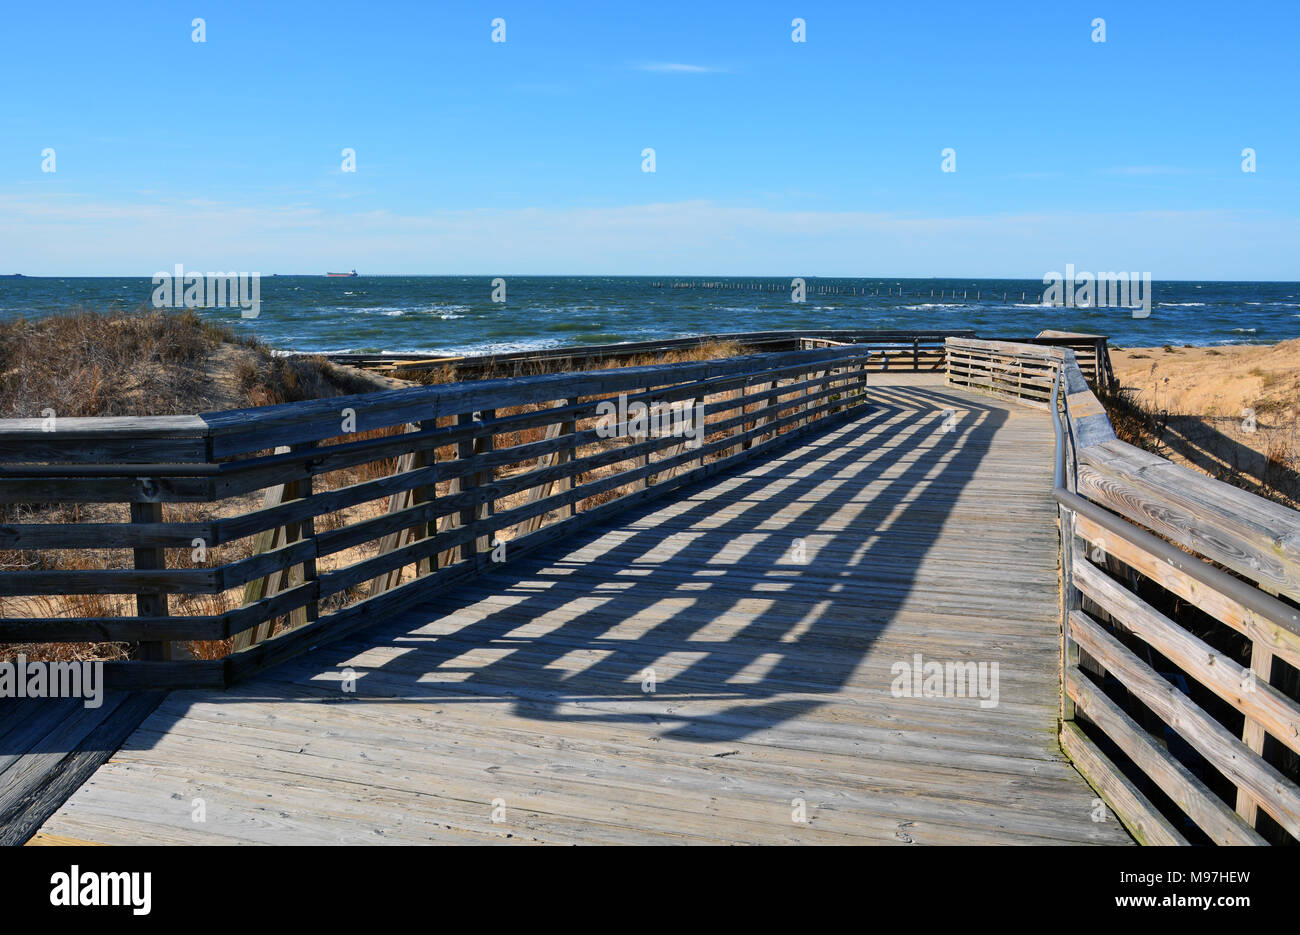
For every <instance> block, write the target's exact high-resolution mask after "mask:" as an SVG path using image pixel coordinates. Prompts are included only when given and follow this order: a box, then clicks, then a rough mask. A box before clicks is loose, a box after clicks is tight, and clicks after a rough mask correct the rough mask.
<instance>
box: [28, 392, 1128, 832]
mask: <svg viewBox="0 0 1300 935" xmlns="http://www.w3.org/2000/svg"><path fill="white" fill-rule="evenodd" d="M939 380H940V378H939V377H935V376H929V375H924V374H923V375H912V374H907V375H902V376H900V377H898V378H894V377H893V376H892V375H889V376H880V375H875V374H873V376H872V379H871V389H870V393H871V396H872V400H873V403H874V406H873V408H872V410H871V411H870V412H866V413H863V414H858V415H855V416H854V418H852V419H851V420H850V421H847V422H841V423H838V424H835V425H832V426H831V427H830V428H827V429H814V430H813V431H812V432H810V434H808V435H805V436H803V437H802V438H800V439H799V440H798V442H796V443H795V444H794V445H792V446H790V447H788V448H787V449H785V450H781V451H777V452H775V453H774V454H772V455H769V456H765V457H759V458H757V459H755V460H752V461H749V462H746V463H744V464H742V465H739V466H737V467H736V468H734V469H731V470H729V471H726V472H723V473H720V474H717V475H715V476H713V477H709V478H707V479H705V480H704V481H703V482H702V483H699V484H696V485H694V486H691V487H688V488H684V489H682V490H681V491H680V493H679V495H678V496H677V497H672V498H665V499H664V500H663V501H662V502H656V501H648V502H646V503H642V504H637V505H635V506H634V507H630V508H629V509H627V510H626V511H624V512H623V513H622V514H620V515H618V516H617V517H615V518H614V519H608V520H604V521H602V522H601V523H599V524H596V525H593V526H591V527H589V528H587V529H584V530H581V531H579V532H576V533H574V534H572V535H571V536H570V537H569V538H567V539H562V540H559V541H556V542H554V543H551V544H549V545H547V546H545V547H543V548H539V549H538V550H537V551H536V552H534V553H533V554H531V555H529V556H527V557H525V558H524V559H521V560H519V561H517V562H512V563H510V564H508V565H506V566H503V567H502V568H499V569H492V570H488V571H487V572H486V573H484V574H483V575H481V576H480V577H478V578H476V579H474V580H473V581H472V582H469V583H467V584H465V585H464V586H462V587H461V588H459V589H456V590H454V591H452V592H449V593H448V594H446V595H444V596H441V597H439V598H437V599H435V600H433V601H430V602H428V603H425V604H421V605H418V606H415V607H412V608H408V609H406V610H404V611H401V612H400V613H398V614H397V615H395V616H393V617H392V618H391V619H389V620H387V621H386V622H384V623H381V624H378V625H375V626H373V627H371V628H369V629H367V630H365V631H361V632H358V633H355V634H352V635H351V636H348V637H346V638H344V639H343V640H341V641H339V642H335V643H331V644H328V645H324V646H321V647H319V648H317V649H316V650H314V651H313V652H310V653H307V654H306V655H303V656H301V657H299V658H297V659H294V660H292V661H290V662H287V663H285V664H283V665H281V666H279V667H277V668H274V669H271V670H268V671H266V672H264V673H262V674H260V675H257V676H255V677H253V678H250V679H249V680H247V681H246V682H244V683H242V684H240V685H238V686H237V687H235V688H233V689H231V690H230V691H226V692H220V691H183V692H173V693H172V694H171V695H169V696H168V697H167V699H166V700H165V701H164V702H163V704H162V705H161V706H160V707H159V708H158V709H157V710H156V711H155V712H154V713H153V714H152V715H151V716H150V717H149V718H148V719H147V720H145V722H144V723H143V724H142V725H141V726H140V728H139V729H138V730H136V731H135V732H134V733H133V734H132V735H131V736H130V737H129V738H128V739H127V740H126V742H125V743H124V744H123V746H122V747H121V749H120V750H119V751H118V752H117V753H116V754H115V755H114V756H113V757H112V759H111V760H109V761H108V762H107V763H104V764H103V765H102V766H100V767H99V769H98V770H97V771H96V772H95V774H94V775H93V776H92V777H91V778H90V779H89V781H87V782H86V783H85V784H84V785H83V786H82V787H81V788H80V789H79V790H78V791H77V792H75V793H74V794H73V795H72V796H71V798H69V799H68V801H67V802H66V803H65V804H64V806H63V807H62V808H61V809H59V810H58V811H57V812H56V813H55V814H54V815H53V816H52V817H50V818H49V819H48V820H47V821H46V822H45V824H44V826H43V827H42V828H41V835H40V837H41V839H51V840H57V839H60V838H71V839H76V840H79V841H91V842H98V843H107V844H133V843H191V844H204V843H250V844H251V843H263V844H295V843H404V842H406V843H414V842H439V843H452V842H481V843H579V842H592V843H733V842H735V843H796V842H808V843H890V844H912V843H916V844H941V843H970V844H977V843H1033V844H1043V843H1095V844H1117V843H1129V842H1130V840H1131V839H1130V838H1129V836H1128V834H1127V833H1126V832H1125V831H1124V829H1123V827H1122V826H1121V824H1120V823H1119V822H1118V821H1117V820H1116V819H1115V817H1114V816H1113V815H1110V814H1109V813H1105V815H1104V817H1105V819H1106V820H1104V821H1096V820H1094V818H1095V817H1096V816H1097V815H1098V814H1099V812H1098V809H1097V808H1096V807H1095V803H1096V794H1095V793H1094V792H1093V790H1092V789H1091V788H1090V787H1089V786H1088V785H1087V783H1085V782H1084V780H1083V779H1082V777H1080V776H1079V774H1078V773H1077V772H1076V771H1075V770H1074V768H1073V767H1072V766H1071V765H1070V764H1069V762H1068V761H1067V760H1066V758H1065V756H1064V755H1063V754H1062V753H1061V750H1060V747H1059V745H1058V743H1057V714H1058V691H1059V671H1058V665H1059V660H1058V652H1059V643H1058V639H1059V631H1058V626H1059V613H1060V611H1059V606H1058V583H1057V548H1056V531H1055V525H1054V522H1055V505H1054V503H1053V500H1052V444H1053V442H1052V430H1051V421H1050V417H1049V416H1048V415H1047V414H1046V413H1043V412H1040V411H1036V410H1032V409H1029V408H1026V407H1023V406H1021V405H1019V404H1017V403H1014V402H1004V401H1001V400H998V399H993V398H990V397H987V396H982V395H979V394H976V393H973V392H970V391H967V390H962V389H956V388H952V387H946V386H944V385H943V384H942V383H941V382H939ZM947 412H952V413H955V422H954V421H952V419H950V418H945V413H947ZM945 423H949V424H950V425H951V430H945ZM918 653H919V654H921V656H922V658H923V659H924V660H925V661H937V662H974V663H977V664H978V663H988V664H991V663H997V664H998V667H999V668H998V671H999V683H998V691H999V699H998V705H997V706H996V707H982V706H981V705H980V699H979V698H977V697H964V698H962V697H958V698H953V697H948V698H926V697H895V696H894V693H892V692H891V686H892V684H893V682H894V680H895V671H894V667H895V666H896V665H897V664H903V665H908V666H910V665H912V664H913V662H914V660H915V656H916V654H918ZM348 669H351V670H352V672H354V673H355V676H356V679H355V688H356V690H355V691H354V692H345V691H343V690H342V685H343V681H342V680H343V678H344V674H345V670H348ZM648 669H649V670H653V680H654V687H655V691H654V692H652V693H651V692H647V691H643V683H644V681H645V680H646V679H647V677H648V675H649V673H647V670H648ZM196 799H202V800H203V803H204V810H205V816H204V817H205V820H204V821H202V822H197V821H195V820H194V819H193V813H194V809H195V804H194V801H195V800H196ZM494 803H495V804H494ZM494 810H495V812H496V814H495V817H498V818H502V819H503V820H501V821H494V820H493V818H494ZM799 817H803V818H806V820H805V821H798V820H795V819H797V818H799Z"/></svg>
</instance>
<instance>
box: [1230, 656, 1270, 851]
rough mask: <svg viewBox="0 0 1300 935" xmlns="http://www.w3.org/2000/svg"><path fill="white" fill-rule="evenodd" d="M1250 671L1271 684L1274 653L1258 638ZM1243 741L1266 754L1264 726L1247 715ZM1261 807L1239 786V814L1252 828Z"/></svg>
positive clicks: (1242, 734)
mask: <svg viewBox="0 0 1300 935" xmlns="http://www.w3.org/2000/svg"><path fill="white" fill-rule="evenodd" d="M1250 671H1251V675H1252V676H1253V677H1254V678H1255V680H1256V681H1257V682H1263V683H1264V684H1265V685H1267V684H1269V680H1270V679H1272V677H1273V654H1272V653H1271V652H1269V651H1268V650H1267V649H1266V648H1265V647H1263V646H1261V645H1260V644H1259V641H1258V640H1256V641H1254V642H1253V643H1252V645H1251V647H1250ZM1241 742H1242V743H1244V744H1245V745H1246V746H1248V747H1250V749H1251V750H1253V751H1254V752H1255V753H1257V754H1259V755H1261V756H1263V754H1264V728H1263V726H1262V725H1261V724H1260V723H1259V721H1256V720H1255V719H1254V718H1252V717H1250V716H1246V723H1245V725H1244V727H1243V728H1242V732H1241ZM1258 809H1259V802H1257V801H1256V800H1255V797H1254V796H1252V795H1251V794H1250V793H1249V792H1247V791H1246V790H1245V789H1242V788H1241V787H1238V788H1237V814H1238V815H1240V816H1241V818H1242V820H1243V821H1244V822H1246V824H1248V825H1250V826H1251V827H1252V828H1253V827H1255V819H1256V817H1258V816H1257V814H1256V813H1257V811H1258Z"/></svg>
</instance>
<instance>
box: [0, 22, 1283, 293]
mask: <svg viewBox="0 0 1300 935" xmlns="http://www.w3.org/2000/svg"><path fill="white" fill-rule="evenodd" d="M196 16H201V17H203V18H204V19H205V21H206V42H204V43H195V42H193V41H191V32H192V26H191V21H192V19H193V18H194V17H196ZM496 17H501V18H503V19H504V20H505V21H506V41H505V42H504V43H493V42H492V41H491V33H492V26H491V21H492V20H493V19H494V18H496ZM795 17H800V18H802V19H803V20H805V22H806V24H807V25H806V34H807V41H806V42H804V43H795V42H792V41H791V31H792V27H791V21H792V20H793V19H794V18H795ZM1096 17H1103V18H1104V19H1105V21H1106V42H1105V43H1095V42H1093V41H1092V32H1093V27H1092V25H1091V23H1092V21H1093V20H1094V19H1095V18H1096ZM1297 34H1300V4H1297V3H1295V2H1291V0H1287V2H1280V0H1275V2H1260V3H1256V4H1249V5H1243V4H1234V3H1196V2H1191V3H1188V2H1154V0H1152V2H1132V0H1131V2H1122V3H1121V2H1115V0H1106V2H1101V0H1089V2H1086V3H1076V2H1068V0H1065V2H1062V0H1052V2H1043V0H1038V2H1026V3H1015V2H1009V3H999V4H992V3H990V4H975V3H970V2H933V0H932V2H925V3H837V4H832V3H810V2H806V0H789V2H781V3H761V2H760V3H734V4H729V3H715V4H710V3H699V2H696V3H681V4H677V3H670V2H655V3H651V4H633V3H628V4H622V3H620V4H609V3H540V2H539V3H515V2H503V3H495V2H494V3H491V4H487V5H484V4H478V3H463V4H454V3H453V4H434V3H429V2H422V3H410V4H404V3H356V4H352V3H319V2H313V3H291V2H286V3H274V4H270V3H221V2H215V0H189V2H187V3H184V4H178V3H134V4H129V5H126V6H118V5H104V4H99V3H96V4H91V3H73V4H66V5H58V6H56V5H53V4H20V5H11V6H10V7H9V8H8V9H7V11H6V22H5V29H4V31H3V33H0V80H2V81H3V84H4V87H5V94H4V106H3V108H0V272H9V271H21V272H26V273H29V274H38V275H39V274H44V275H115V274H116V275H151V274H152V273H153V272H154V271H155V270H159V269H170V268H171V267H172V266H173V265H174V264H175V263H183V264H185V265H186V266H187V267H190V268H193V269H197V268H203V269H238V270H243V271H257V272H263V273H269V272H281V273H291V272H320V271H322V270H324V269H326V268H330V269H334V268H339V267H344V268H349V269H350V268H352V267H356V268H357V269H359V270H363V271H365V272H368V273H431V274H437V273H474V274H542V273H574V274H657V273H663V274H670V273H672V274H689V275H700V274H717V275H727V274H734V275H746V274H748V275H776V276H785V275H813V276H815V275H822V276H835V275H839V276H931V275H951V276H989V277H1001V276H1023V277H1032V278H1038V277H1041V276H1042V275H1043V273H1044V272H1046V271H1048V270H1052V269H1062V268H1064V266H1065V265H1066V264H1067V263H1074V264H1075V266H1076V267H1077V268H1079V269H1132V270H1143V271H1150V272H1152V273H1153V275H1154V277H1155V278H1156V279H1300V268H1298V267H1300V260H1298V259H1297V258H1300V128H1298V127H1297V119H1296V118H1297V115H1300V66H1298V65H1297V60H1298V59H1300V56H1297V55H1296V52H1295V48H1294V43H1295V37H1296V35H1297ZM345 147H350V148H352V149H355V151H356V160H357V171H356V172H355V173H348V172H343V171H342V170H341V162H342V150H343V149H344V148H345ZM646 147H653V148H654V149H655V153H656V171H655V172H654V173H646V172H643V171H642V169H641V166H642V157H641V152H642V150H643V149H644V148H646ZM946 147H951V148H953V149H955V150H956V167H957V171H956V172H952V173H945V172H942V171H941V161H942V155H941V154H942V151H943V149H944V148H946ZM1246 147H1251V148H1253V149H1254V150H1255V151H1256V153H1257V171H1256V172H1255V173H1253V174H1248V173H1243V172H1242V171H1241V162H1242V156H1241V151H1242V150H1243V149H1244V148H1246ZM46 148H53V149H54V150H55V159H56V163H55V165H56V171H55V172H53V173H48V172H42V171H41V168H42V151H43V150H45V149H46Z"/></svg>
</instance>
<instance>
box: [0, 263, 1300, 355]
mask: <svg viewBox="0 0 1300 935" xmlns="http://www.w3.org/2000/svg"><path fill="white" fill-rule="evenodd" d="M505 278H506V302H505V303H503V304H502V303H495V302H493V301H492V277H488V276H477V277H476V276H466V277H460V276H359V277H357V278H354V279H341V278H340V279H330V278H326V277H324V276H276V277H270V276H266V275H264V276H263V277H262V280H261V303H262V304H261V314H260V315H259V317H258V318H256V319H244V318H242V317H241V316H240V314H239V310H238V309H225V308H211V309H201V312H202V313H203V314H204V315H205V316H207V317H210V318H212V319H214V320H218V321H223V322H226V323H228V324H230V325H231V326H233V327H234V328H235V329H236V330H237V331H239V332H241V333H248V334H252V335H255V336H256V337H258V338H261V339H262V340H264V341H266V342H267V343H269V344H271V345H272V346H274V347H277V348H281V349H283V350H297V351H333V352H348V351H352V352H368V353H373V352H385V351H390V352H401V353H410V352H420V353H461V354H463V353H489V352H493V351H505V350H522V349H526V348H538V347H556V346H562V345H568V344H596V343H606V342H613V341H636V340H647V339H651V338H656V337H678V336H685V335H693V334H704V333H719V332H729V331H765V330H777V329H816V328H896V329H947V328H971V329H974V330H975V331H976V332H977V333H979V334H980V335H981V336H987V337H1018V336H1026V335H1031V334H1035V333H1037V332H1038V331H1041V330H1043V329H1046V328H1051V329H1057V330H1063V331H1083V332H1090V333H1097V334H1106V335H1109V336H1110V337H1111V339H1112V341H1113V342H1114V343H1115V344H1117V345H1120V346H1130V347H1132V346H1149V345H1160V344H1197V345H1208V344H1229V343H1272V342H1275V341H1280V340H1285V339H1288V338H1295V337H1300V283H1294V282H1285V283H1246V282H1157V283H1154V284H1153V287H1152V294H1153V299H1152V307H1151V315H1150V317H1149V318H1145V319H1135V318H1133V317H1132V313H1131V312H1130V311H1128V310H1127V309H1107V308H1101V309H1086V308H1085V309H1077V308H1061V307H1045V306H1043V305H1042V296H1043V289H1044V286H1043V283H1042V282H1041V281H1039V280H991V279H982V280H958V279H900V280H890V279H808V280H807V287H808V295H807V300H806V301H805V302H804V303H802V304H795V303H793V302H791V301H790V280H789V279H775V278H770V279H754V278H725V277H721V278H718V279H710V280H707V282H709V283H714V284H716V285H717V286H718V287H717V288H704V287H703V285H702V283H704V282H706V280H699V279H691V280H683V279H671V278H667V279H664V278H658V277H605V276H520V277H505ZM677 283H686V284H688V287H686V288H681V287H674V285H673V284H677ZM900 289H901V291H902V294H901V295H900V294H899V291H900ZM831 290H839V291H838V292H832V291H831ZM152 293H153V283H152V281H151V280H150V279H149V278H144V277H141V278H69V279H59V278H0V317H3V318H12V317H15V316H27V317H36V316H41V315H45V314H49V313H52V312H59V311H65V310H68V309H71V308H77V307H82V308H90V309H107V308H112V307H116V308H125V309H134V308H138V307H139V306H141V305H143V304H147V303H148V302H149V301H150V298H151V295H152ZM1022 295H1023V297H1024V298H1023V301H1022Z"/></svg>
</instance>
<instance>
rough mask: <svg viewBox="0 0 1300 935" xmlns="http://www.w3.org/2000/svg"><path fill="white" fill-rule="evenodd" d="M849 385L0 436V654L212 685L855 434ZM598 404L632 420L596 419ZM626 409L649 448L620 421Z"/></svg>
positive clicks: (769, 372) (403, 395)
mask: <svg viewBox="0 0 1300 935" xmlns="http://www.w3.org/2000/svg"><path fill="white" fill-rule="evenodd" d="M867 366H868V352H867V351H865V350H863V349H861V348H858V347H854V346H845V347H830V348H825V349H816V350H803V351H790V352H784V353H765V354H754V355H748V356H742V357H734V358H729V359H724V360H713V361H705V362H696V363H686V364H674V365H666V366H656V367H635V368H621V369H608V370H595V371H587V372H582V373H557V374H548V375H542V376H536V377H523V378H512V379H498V380H486V381H479V382H472V383H452V384H444V385H440V386H430V387H415V388H411V389H403V390H395V391H391V392H380V393H369V394H364V395H358V396H351V397H338V398H333V399H322V400H315V401H311V402H304V403H295V404H290V405H280V406H267V407H261V408H256V409H247V410H240V411H234V412H218V413H206V414H203V415H196V416H182V417H156V418H98V419H72V418H68V419H55V420H53V421H52V422H51V421H50V420H41V419H19V420H0V504H3V505H4V507H5V509H6V512H7V516H6V517H5V519H6V523H5V524H4V525H3V526H0V548H4V549H7V550H10V553H9V554H10V555H11V556H14V555H16V556H18V557H19V559H20V561H18V562H17V563H16V564H18V565H19V566H20V567H22V570H7V571H5V572H4V573H3V574H0V600H2V601H3V607H4V610H3V613H4V616H3V617H2V618H0V642H33V643H50V642H81V641H93V642H102V641H122V642H126V643H138V648H137V649H136V651H135V655H136V656H137V657H138V658H133V659H129V660H126V661H123V662H118V663H110V664H108V665H106V678H107V680H108V682H109V684H110V685H114V686H120V687H140V686H147V687H159V688H165V687H213V686H222V685H227V684H230V683H231V682H233V681H234V680H237V679H239V678H242V677H243V676H246V675H248V674H249V673H251V672H254V671H257V670H260V669H262V668H264V667H266V666H268V665H271V664H273V663H275V662H278V661H280V660H282V659H285V658H287V657H290V656H292V655H294V654H297V653H299V652H302V651H304V650H306V649H308V648H310V647H311V646H313V645H315V644H317V643H319V642H321V641H322V640H326V639H331V638H334V637H336V636H338V635H340V634H342V633H345V632H348V631H350V630H353V629H355V628H357V627H360V626H363V625H365V624H367V623H370V622H373V621H376V620H382V619H385V618H386V617H387V616H388V615H390V614H391V613H392V612H393V611H394V610H396V609H398V608H401V607H404V606H407V605H409V604H410V603H412V602H413V601H418V600H423V599H426V598H427V597H429V596H430V595H431V594H433V593H436V592H437V591H439V590H441V589H444V588H446V587H449V586H452V585H454V584H457V583H459V582H463V581H465V580H467V579H469V578H472V577H474V576H476V575H479V574H482V573H483V572H484V571H485V570H488V569H490V568H492V567H493V566H494V564H495V563H497V562H500V561H503V560H513V559H515V558H517V557H518V556H520V555H522V554H525V553H527V552H528V551H529V550H531V549H533V548H535V547H536V546H538V545H540V544H542V543H545V542H548V541H551V540H553V539H554V538H556V537H557V536H562V535H566V534H567V533H569V532H571V531H572V530H574V529H576V528H579V527H581V526H584V525H586V524H589V523H591V522H594V521H597V520H599V519H602V518H606V517H609V516H611V515H612V514H615V513H617V512H618V511H621V510H624V509H626V508H627V507H628V506H630V505H632V504H634V503H636V502H638V501H641V500H644V499H647V498H650V497H655V496H658V495H661V494H662V493H664V492H666V491H668V490H672V489H674V488H677V487H679V486H681V485H683V484H687V483H691V482H693V481H696V480H698V479H700V478H702V477H704V476H705V475H708V474H710V473H712V472H714V471H716V470H719V469H723V468H726V467H729V466H731V465H732V464H734V463H736V462H738V461H741V460H743V459H746V458H749V457H752V456H754V455H756V454H759V453H760V452H764V451H766V450H768V449H769V448H770V447H771V446H773V445H776V444H781V443H783V442H784V441H786V440H787V439H789V438H790V437H792V436H794V435H798V434H801V433H803V432H807V431H809V430H812V429H814V428H820V427H823V426H826V425H827V424H828V422H827V420H828V419H832V418H836V419H837V418H840V417H843V416H848V415H850V414H852V413H856V412H858V411H859V410H860V409H861V407H862V406H863V405H864V404H865V393H864V391H865V384H866V368H867ZM620 402H621V403H623V404H624V405H625V406H626V407H629V408H630V410H631V415H632V416H633V417H634V419H633V421H632V422H630V423H629V422H623V423H619V422H618V421H617V420H615V419H610V418H608V417H607V410H608V409H609V408H610V407H611V406H612V407H614V408H615V409H616V410H617V407H618V406H619V404H620ZM638 403H645V404H647V405H648V406H650V407H651V411H652V412H653V413H654V414H655V415H656V416H658V417H659V418H658V419H656V420H655V421H656V425H657V428H652V427H650V426H645V427H642V426H641V425H639V424H637V422H636V421H635V416H636V414H637V412H636V404H638ZM695 404H699V405H700V406H702V409H696V408H695ZM674 407H676V408H677V409H678V410H679V411H678V414H677V416H673V409H674ZM682 411H686V412H688V413H689V414H688V415H682ZM698 412H702V413H703V415H704V420H705V424H704V427H703V428H702V430H701V431H700V432H699V444H698V445H695V444H694V443H693V441H692V440H691V438H690V437H689V436H690V435H692V434H694V424H693V423H692V422H691V421H690V420H691V418H692V417H693V416H694V415H695V414H696V413H698ZM51 511H54V513H53V515H55V516H56V517H57V521H51V520H50V516H51ZM78 514H80V515H78ZM23 518H27V519H32V518H36V519H39V520H40V521H38V522H22V521H18V520H21V519H23ZM14 565H15V562H12V561H11V562H9V566H10V568H12V567H14ZM404 579H405V580H404ZM114 596H119V597H116V598H115V597H114ZM120 596H128V597H120ZM132 599H133V601H134V608H133V609H134V613H131V612H130V610H131V609H132V608H129V607H123V606H122V602H123V601H131V600H132ZM78 601H80V603H78ZM195 608H198V612H195ZM227 641H228V642H227ZM196 652H197V654H198V657H199V658H189V657H191V656H193V655H194V654H195V653H196ZM223 654H224V655H223ZM212 655H216V656H218V658H207V657H208V656H212Z"/></svg>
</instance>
